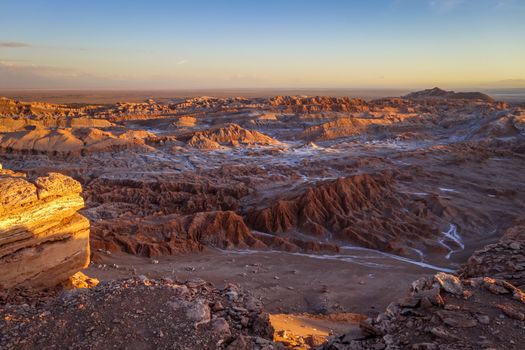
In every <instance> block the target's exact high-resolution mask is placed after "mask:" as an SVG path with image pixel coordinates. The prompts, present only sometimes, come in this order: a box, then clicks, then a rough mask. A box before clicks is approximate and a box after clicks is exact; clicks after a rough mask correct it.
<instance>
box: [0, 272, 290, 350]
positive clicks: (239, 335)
mask: <svg viewBox="0 0 525 350" xmlns="http://www.w3.org/2000/svg"><path fill="white" fill-rule="evenodd" d="M20 294H23V292H21V291H20V292H19V293H15V294H9V293H6V294H4V295H2V294H0V296H2V297H3V300H2V303H1V304H0V314H1V315H2V318H1V319H0V344H2V346H1V348H2V349H37V348H38V349H114V348H118V349H229V350H241V349H261V350H262V349H266V350H270V349H281V348H283V347H282V346H280V345H278V344H275V343H273V341H272V339H273V328H272V326H271V325H270V322H269V318H268V314H266V313H264V312H263V311H262V305H261V303H260V301H259V300H257V299H256V298H254V297H253V296H251V295H250V293H248V292H246V291H242V290H241V289H239V288H238V286H236V285H228V286H226V287H225V288H223V289H216V288H214V287H213V286H211V285H210V284H208V283H206V282H205V281H203V280H199V279H196V280H192V281H186V282H177V281H174V280H168V279H165V280H150V279H147V278H146V277H144V276H142V277H138V278H132V279H126V280H121V281H111V282H103V283H100V284H99V285H98V286H97V287H95V288H93V289H83V290H79V289H76V290H71V291H68V292H63V293H61V294H59V295H56V296H49V297H42V296H40V297H39V298H38V299H35V297H38V295H29V296H28V295H27V294H26V296H27V299H24V297H22V296H20ZM46 299H47V300H46Z"/></svg>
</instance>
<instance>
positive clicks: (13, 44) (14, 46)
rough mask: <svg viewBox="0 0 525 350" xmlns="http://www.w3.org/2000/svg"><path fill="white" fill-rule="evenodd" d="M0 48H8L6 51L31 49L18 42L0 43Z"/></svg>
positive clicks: (29, 45)
mask: <svg viewBox="0 0 525 350" xmlns="http://www.w3.org/2000/svg"><path fill="white" fill-rule="evenodd" d="M0 47H3V48H8V49H20V48H29V47H33V45H31V44H27V43H22V42H19V41H0Z"/></svg>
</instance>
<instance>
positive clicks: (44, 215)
mask: <svg viewBox="0 0 525 350" xmlns="http://www.w3.org/2000/svg"><path fill="white" fill-rule="evenodd" d="M81 191H82V187H81V186H80V184H79V183H78V182H77V181H75V180H73V179H72V178H69V177H67V176H64V175H62V174H58V173H50V174H48V175H47V176H43V177H39V178H36V179H34V180H30V179H28V178H27V177H26V176H25V175H24V174H21V173H15V172H12V171H9V170H0V265H1V266H2V269H0V286H1V287H3V288H11V287H14V286H30V287H51V286H55V285H58V284H60V283H62V282H64V281H66V280H68V278H69V277H70V276H72V275H74V274H75V273H76V272H78V271H79V270H81V269H83V268H85V267H86V266H87V265H88V263H89V221H88V220H87V219H86V218H85V217H83V216H81V215H80V214H78V213H77V211H78V210H79V209H81V208H82V207H83V206H84V200H83V199H82V197H81V196H80V192H81Z"/></svg>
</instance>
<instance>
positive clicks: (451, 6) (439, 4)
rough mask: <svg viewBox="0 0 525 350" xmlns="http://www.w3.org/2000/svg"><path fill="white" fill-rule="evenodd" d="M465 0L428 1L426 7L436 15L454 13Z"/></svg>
mask: <svg viewBox="0 0 525 350" xmlns="http://www.w3.org/2000/svg"><path fill="white" fill-rule="evenodd" d="M464 2H465V0H429V1H428V6H430V8H431V9H432V10H433V11H435V12H437V13H448V12H451V11H454V10H455V9H456V8H458V7H459V5H461V4H462V3H464Z"/></svg>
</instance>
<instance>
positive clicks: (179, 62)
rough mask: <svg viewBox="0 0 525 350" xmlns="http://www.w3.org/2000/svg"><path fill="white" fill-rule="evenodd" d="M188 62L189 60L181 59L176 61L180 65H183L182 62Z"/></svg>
mask: <svg viewBox="0 0 525 350" xmlns="http://www.w3.org/2000/svg"><path fill="white" fill-rule="evenodd" d="M186 63H188V60H180V61H178V62H177V63H175V64H176V65H179V66H180V65H182V64H186Z"/></svg>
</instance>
